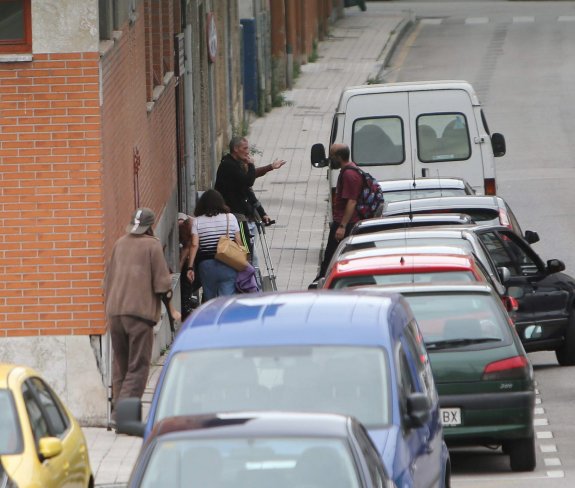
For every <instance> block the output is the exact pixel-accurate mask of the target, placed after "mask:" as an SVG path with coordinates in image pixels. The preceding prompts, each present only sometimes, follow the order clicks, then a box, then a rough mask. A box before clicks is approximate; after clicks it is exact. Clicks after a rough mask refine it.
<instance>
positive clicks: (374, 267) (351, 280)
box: [322, 253, 489, 288]
mask: <svg viewBox="0 0 575 488" xmlns="http://www.w3.org/2000/svg"><path fill="white" fill-rule="evenodd" d="M432 281H433V282H438V281H441V282H445V281H450V282H453V281H463V282H475V281H480V282H487V283H489V280H488V278H487V277H486V275H485V274H484V273H483V271H482V270H481V268H480V267H479V266H478V264H477V263H476V261H475V259H474V258H473V256H471V255H461V254H458V255H456V254H402V253H397V254H388V255H384V256H369V257H358V258H352V259H342V260H341V261H338V262H336V263H334V265H333V266H332V268H331V269H330V270H329V272H328V274H327V276H326V277H325V282H324V284H323V287H322V288H347V287H351V286H365V285H388V284H396V283H428V282H432Z"/></svg>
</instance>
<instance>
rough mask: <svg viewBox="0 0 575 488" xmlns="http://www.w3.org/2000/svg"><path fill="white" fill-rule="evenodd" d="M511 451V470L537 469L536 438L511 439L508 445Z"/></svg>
mask: <svg viewBox="0 0 575 488" xmlns="http://www.w3.org/2000/svg"><path fill="white" fill-rule="evenodd" d="M506 450H508V451H509V464H510V465H511V471H533V470H534V469H535V463H536V461H535V438H534V437H529V438H527V439H519V440H516V441H510V442H509V444H507V446H506Z"/></svg>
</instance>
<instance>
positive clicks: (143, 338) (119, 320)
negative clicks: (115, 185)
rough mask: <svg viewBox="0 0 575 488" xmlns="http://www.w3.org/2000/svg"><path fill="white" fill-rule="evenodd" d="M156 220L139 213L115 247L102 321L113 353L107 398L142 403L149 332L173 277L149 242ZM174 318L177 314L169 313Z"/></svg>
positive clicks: (159, 248) (150, 339) (159, 250)
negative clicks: (109, 389)
mask: <svg viewBox="0 0 575 488" xmlns="http://www.w3.org/2000/svg"><path fill="white" fill-rule="evenodd" d="M154 221H155V215H154V212H152V210H150V209H149V208H139V209H138V210H136V212H134V214H133V216H132V221H131V222H130V224H129V225H128V226H127V227H126V232H127V233H126V235H124V236H122V237H120V239H118V240H117V241H116V243H115V244H114V248H113V250H112V256H111V258H110V261H109V263H108V266H107V268H106V278H105V282H104V288H105V294H106V316H107V319H108V327H109V329H110V336H111V339H112V348H113V350H114V356H113V366H112V397H113V402H114V405H115V404H116V402H117V401H118V400H119V399H120V398H127V397H140V398H141V397H142V395H143V393H144V389H145V387H146V382H147V381H148V373H149V370H150V362H151V359H152V346H153V342H154V331H153V327H154V325H156V323H157V322H158V321H159V320H160V312H161V306H162V305H161V299H162V295H165V294H170V293H171V287H172V277H171V274H170V270H169V269H168V265H167V263H166V259H165V257H164V252H163V249H162V244H161V242H160V241H159V239H158V238H156V237H154V233H153V230H152V225H153V224H154ZM171 312H172V315H173V316H174V315H176V316H175V317H174V318H175V319H178V316H179V313H178V312H175V311H173V310H171Z"/></svg>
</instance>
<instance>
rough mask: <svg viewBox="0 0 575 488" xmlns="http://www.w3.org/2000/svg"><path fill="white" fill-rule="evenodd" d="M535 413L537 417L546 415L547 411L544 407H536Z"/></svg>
mask: <svg viewBox="0 0 575 488" xmlns="http://www.w3.org/2000/svg"><path fill="white" fill-rule="evenodd" d="M534 413H535V415H544V414H545V409H544V408H543V407H535V410H534Z"/></svg>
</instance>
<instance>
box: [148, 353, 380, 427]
mask: <svg viewBox="0 0 575 488" xmlns="http://www.w3.org/2000/svg"><path fill="white" fill-rule="evenodd" d="M161 388H162V390H161V392H160V396H159V401H158V407H157V411H156V421H159V420H161V419H163V418H165V417H170V416H177V415H188V414H203V413H212V412H233V411H245V410H284V411H296V412H298V411H299V412H330V413H340V414H344V415H353V416H355V417H357V418H358V419H359V420H360V421H361V422H362V423H363V424H364V425H365V426H366V427H368V428H370V427H371V428H374V427H381V426H383V425H387V424H389V423H390V421H391V419H390V415H391V414H390V398H391V392H390V380H389V367H388V358H387V355H386V352H385V350H383V349H379V348H375V347H347V346H274V347H257V348H256V347H250V348H237V349H211V350H200V351H185V352H180V353H178V354H175V355H174V356H173V357H172V359H171V360H170V362H169V364H168V369H167V371H166V376H165V379H164V381H163V384H162V387H161Z"/></svg>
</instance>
